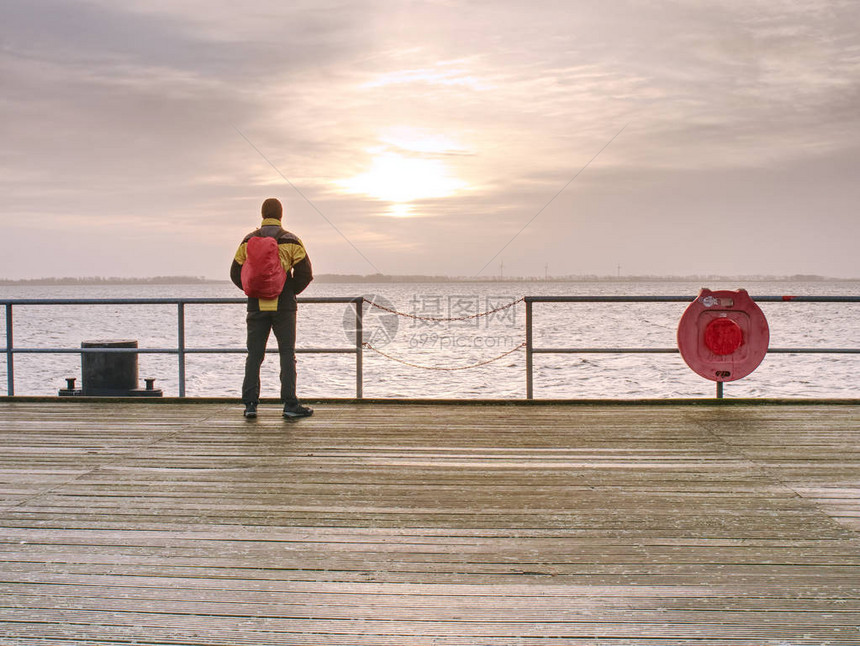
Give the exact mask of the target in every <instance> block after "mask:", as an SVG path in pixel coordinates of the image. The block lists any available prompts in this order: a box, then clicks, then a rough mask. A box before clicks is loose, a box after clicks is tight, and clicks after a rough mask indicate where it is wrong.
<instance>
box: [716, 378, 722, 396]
mask: <svg viewBox="0 0 860 646" xmlns="http://www.w3.org/2000/svg"><path fill="white" fill-rule="evenodd" d="M722 398H723V382H722V381H718V382H717V399H722Z"/></svg>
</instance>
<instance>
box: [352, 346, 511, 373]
mask: <svg viewBox="0 0 860 646" xmlns="http://www.w3.org/2000/svg"><path fill="white" fill-rule="evenodd" d="M361 346H362V347H363V348H367V349H368V350H373V351H374V352H375V353H376V354H378V355H380V356H382V357H385V358H386V359H390V360H391V361H396V362H397V363H402V364H403V365H404V366H409V367H410V368H420V369H421V370H439V371H442V372H455V371H457V370H472V369H473V368H480V367H481V366H486V365H488V364H491V363H493V362H495V361H499V360H500V359H504V358H505V357H507V356H509V355H512V354H513V353H514V352H516V351H517V350H522V349H523V348H524V347H526V344H525V342H523V343H520V344H519V345H518V346H517V347H515V348H513V349H512V350H508V351H507V352H505V353H503V354H500V355H499V356H497V357H493V358H492V359H486V360H485V361H481V362H479V363H475V364H471V365H468V366H453V367H450V366H424V365H421V364H420V363H411V362H410V361H406V360H404V359H398V358H397V357H392V356H391V355H390V354H386V353H385V352H383V351H382V350H380V349H379V348H374V347H373V346H372V345H370V343H368V342H367V341H365V342H364V343H362V344H361Z"/></svg>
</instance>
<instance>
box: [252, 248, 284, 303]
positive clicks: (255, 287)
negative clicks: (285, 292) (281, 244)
mask: <svg viewBox="0 0 860 646" xmlns="http://www.w3.org/2000/svg"><path fill="white" fill-rule="evenodd" d="M286 280H287V272H286V271H284V268H283V266H282V265H281V257H280V255H279V253H278V241H277V240H275V239H274V238H269V237H267V236H254V237H252V238H251V239H249V240H248V246H247V257H246V258H245V263H244V264H243V265H242V289H244V290H245V293H246V294H247V295H248V296H250V297H251V298H277V297H278V296H280V295H281V290H282V289H283V288H284V282H286Z"/></svg>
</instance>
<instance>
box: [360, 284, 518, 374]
mask: <svg viewBox="0 0 860 646" xmlns="http://www.w3.org/2000/svg"><path fill="white" fill-rule="evenodd" d="M363 300H364V302H365V303H367V304H368V305H370V306H371V307H375V308H377V309H380V310H383V311H385V312H388V313H389V314H395V315H397V316H402V317H403V318H408V319H413V320H416V321H432V322H438V323H442V322H457V321H471V320H473V319H477V318H481V317H484V316H490V315H491V314H495V313H497V312H501V311H503V310H507V309H510V308H512V307H515V306H516V305H518V304H519V303H523V302H525V300H526V298H525V296H521V297H520V298H518V299H516V300H515V301H511V302H510V303H506V304H505V305H501V306H499V307H496V308H494V309H491V310H487V311H486V312H478V313H477V314H469V315H468V316H447V317H446V316H419V315H418V314H409V313H406V312H399V311H397V310H395V309H392V308H390V307H386V306H385V305H380V304H379V303H377V302H375V301H372V300H368V299H366V298H364V299H363ZM526 345H527V344H526V342H523V343H520V344H519V345H518V346H517V347H515V348H513V349H511V350H508V351H507V352H505V353H503V354H500V355H499V356H497V357H493V358H491V359H486V360H485V361H481V362H479V363H475V364H471V365H468V366H453V367H448V366H425V365H421V364H419V363H412V362H410V361H406V360H404V359H399V358H398V357H394V356H391V355H390V354H387V353H385V352H383V351H382V350H380V349H379V348H374V347H373V346H372V345H371V344H370V343H368V342H367V341H365V342H363V343H362V344H361V346H362V347H363V348H366V349H368V350H372V351H373V352H375V353H376V354H378V355H379V356H381V357H385V358H386V359H389V360H391V361H395V362H397V363H400V364H403V365H404V366H409V367H410V368H419V369H421V370H438V371H443V372H454V371H457V370H472V369H474V368H480V367H481V366H486V365H488V364H491V363H494V362H496V361H499V360H500V359H504V358H505V357H507V356H510V355H512V354H513V353H514V352H516V351H517V350H522V349H523V348H525V347H526Z"/></svg>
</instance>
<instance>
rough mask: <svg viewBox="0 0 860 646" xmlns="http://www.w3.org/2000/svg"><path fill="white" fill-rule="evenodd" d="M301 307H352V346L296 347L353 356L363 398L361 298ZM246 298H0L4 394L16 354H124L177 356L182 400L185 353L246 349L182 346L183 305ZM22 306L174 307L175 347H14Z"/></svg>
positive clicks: (11, 382) (313, 300) (318, 300)
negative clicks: (3, 316)
mask: <svg viewBox="0 0 860 646" xmlns="http://www.w3.org/2000/svg"><path fill="white" fill-rule="evenodd" d="M298 301H299V303H302V304H334V305H337V304H353V305H355V308H354V309H355V344H354V345H353V346H350V347H345V348H296V352H297V353H301V354H354V355H355V395H356V397H357V398H359V399H361V398H362V396H363V390H364V384H363V377H364V374H363V373H364V369H363V355H362V341H363V325H362V322H363V318H364V316H363V312H364V308H363V303H364V299H363V298H362V297H361V296H356V297H340V296H330V297H301V298H299V299H298ZM247 302H248V300H247V299H246V298H241V297H240V298H214V297H213V298H203V297H169V298H17V299H0V304H2V305H3V306H4V307H5V309H6V347H5V348H3V349H2V350H0V352H3V353H5V354H6V379H7V382H6V384H7V385H6V393H7V395H9V396H12V395H14V394H15V364H14V356H15V355H16V354H86V353H93V352H97V353H117V352H118V353H126V354H128V353H129V352H132V353H135V354H167V355H176V356H177V357H178V370H179V396H180V397H185V381H186V379H185V356H186V355H189V354H244V353H246V352H247V351H248V350H247V348H189V347H187V345H186V344H185V306H186V305H244V304H246V303H247ZM24 305H175V306H176V307H177V313H176V320H177V345H176V347H174V348H16V347H15V345H14V320H13V307H14V306H24Z"/></svg>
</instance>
